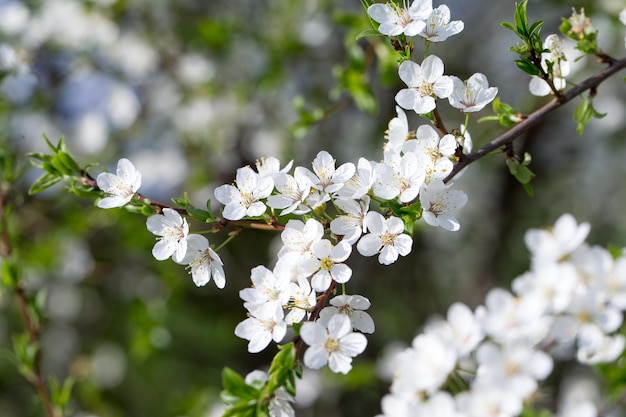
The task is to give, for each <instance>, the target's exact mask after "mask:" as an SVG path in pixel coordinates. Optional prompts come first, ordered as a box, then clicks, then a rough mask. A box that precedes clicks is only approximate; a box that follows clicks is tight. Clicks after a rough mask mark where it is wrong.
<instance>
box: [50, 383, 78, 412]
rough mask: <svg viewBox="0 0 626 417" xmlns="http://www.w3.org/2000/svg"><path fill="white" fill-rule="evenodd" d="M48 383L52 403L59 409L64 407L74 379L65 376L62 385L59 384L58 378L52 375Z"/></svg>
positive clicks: (68, 400)
mask: <svg viewBox="0 0 626 417" xmlns="http://www.w3.org/2000/svg"><path fill="white" fill-rule="evenodd" d="M48 385H49V387H50V397H51V400H52V403H53V404H54V405H55V406H56V407H58V408H60V409H61V410H63V409H65V407H66V406H67V404H68V403H69V402H70V400H71V398H72V388H73V387H74V380H73V379H72V378H67V379H66V380H65V381H63V385H61V384H60V383H59V380H58V379H56V378H54V377H52V378H50V379H49V380H48Z"/></svg>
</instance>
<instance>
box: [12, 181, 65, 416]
mask: <svg viewBox="0 0 626 417" xmlns="http://www.w3.org/2000/svg"><path fill="white" fill-rule="evenodd" d="M9 192H10V190H9V189H8V188H5V187H3V189H2V190H1V191H0V243H1V244H0V257H2V258H4V259H5V260H8V259H9V258H10V257H11V254H12V246H11V236H10V234H9V230H8V227H9V225H8V223H9V219H8V211H7V205H8V198H9ZM15 299H16V301H17V306H18V310H19V312H20V316H21V317H22V322H23V323H24V329H25V330H26V334H27V335H28V341H29V343H30V344H31V345H32V346H36V348H37V351H36V353H35V360H34V363H33V369H31V371H32V374H31V375H30V377H28V378H27V379H28V380H29V382H30V383H31V384H33V386H34V387H35V390H36V391H37V394H38V395H39V399H40V400H41V405H42V407H43V409H44V412H45V414H46V417H55V413H54V408H53V406H52V401H51V399H50V393H49V392H48V388H47V386H46V383H45V380H44V377H43V375H42V373H41V366H40V362H41V360H40V359H41V348H40V347H39V336H40V334H41V328H40V327H39V325H38V324H37V323H35V322H34V320H33V318H32V316H31V313H30V312H29V309H28V298H27V296H26V293H25V291H24V288H23V287H22V286H21V284H20V283H19V282H16V283H15Z"/></svg>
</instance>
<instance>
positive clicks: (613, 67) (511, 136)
mask: <svg viewBox="0 0 626 417" xmlns="http://www.w3.org/2000/svg"><path fill="white" fill-rule="evenodd" d="M624 68H626V58H624V59H621V60H613V61H611V63H610V65H609V66H608V67H606V68H605V69H603V70H602V71H599V72H598V73H597V74H596V75H594V76H592V77H590V78H588V79H587V80H585V81H584V82H583V83H581V84H579V85H577V86H575V87H573V88H572V89H570V90H568V91H566V92H564V93H563V95H562V96H561V97H560V98H555V99H553V100H552V101H550V102H549V103H548V104H546V105H544V106H543V107H541V108H540V109H538V110H536V111H534V112H533V113H531V114H530V115H529V116H528V117H527V118H526V119H524V120H523V121H522V122H520V123H519V124H517V125H515V126H514V127H513V128H511V130H508V131H507V132H505V133H504V134H502V135H501V136H499V137H497V138H496V139H494V140H492V141H491V142H489V143H488V144H486V145H484V146H483V147H481V148H480V149H478V150H477V151H476V152H472V153H470V154H467V155H464V156H463V158H461V160H459V162H458V163H457V164H456V165H455V167H454V169H453V170H452V172H451V173H450V175H448V177H447V178H446V179H445V182H446V183H447V182H449V181H450V180H452V178H454V177H455V176H456V175H457V174H458V173H459V172H460V171H461V170H462V169H463V168H465V167H466V166H468V165H469V164H471V163H472V162H474V161H476V160H478V159H480V158H482V157H483V156H486V155H488V154H489V153H491V152H492V151H494V150H496V149H498V148H501V147H502V146H504V145H506V144H508V143H511V142H513V141H514V140H515V139H517V138H518V137H519V136H520V135H521V134H522V133H524V132H526V131H527V130H528V129H530V128H531V127H532V126H533V125H535V124H537V123H538V122H539V121H541V120H542V119H543V118H544V117H546V116H547V115H548V114H549V113H551V112H552V111H553V110H556V109H558V108H559V107H561V106H563V105H564V104H565V103H567V102H568V101H570V100H572V99H573V98H574V97H577V96H578V95H580V94H581V93H584V92H585V91H587V90H591V89H595V88H596V87H597V86H598V85H600V83H602V81H604V80H606V79H607V78H609V77H611V76H612V75H613V74H615V73H616V72H618V71H620V70H622V69H624Z"/></svg>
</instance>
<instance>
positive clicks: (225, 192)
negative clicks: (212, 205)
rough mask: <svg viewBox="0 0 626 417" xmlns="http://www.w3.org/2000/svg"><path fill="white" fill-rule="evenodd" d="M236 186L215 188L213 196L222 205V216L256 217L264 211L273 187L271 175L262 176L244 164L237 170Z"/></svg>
mask: <svg viewBox="0 0 626 417" xmlns="http://www.w3.org/2000/svg"><path fill="white" fill-rule="evenodd" d="M235 183H236V186H234V185H230V184H225V185H221V186H219V187H217V188H216V189H215V198H216V199H217V200H218V201H219V202H220V203H222V204H224V205H225V206H226V207H224V212H223V215H224V218H226V219H228V220H239V219H241V218H243V217H245V216H249V217H257V216H260V215H262V214H263V213H265V210H266V207H265V203H263V202H262V201H261V200H262V199H264V198H266V197H268V196H269V195H270V194H271V193H272V190H273V189H274V180H273V179H272V177H271V176H265V177H262V176H261V175H259V174H258V173H256V172H254V170H252V168H250V167H248V166H246V167H243V168H239V169H238V170H237V179H236V180H235Z"/></svg>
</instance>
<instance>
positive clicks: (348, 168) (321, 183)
mask: <svg viewBox="0 0 626 417" xmlns="http://www.w3.org/2000/svg"><path fill="white" fill-rule="evenodd" d="M355 171H356V168H355V166H354V164H353V163H351V162H346V163H345V164H342V165H341V166H339V167H338V168H335V159H334V158H333V157H332V156H331V155H330V154H329V153H328V152H326V151H320V152H319V153H318V154H317V156H316V157H315V159H314V160H313V172H311V171H309V170H308V169H306V168H305V170H304V173H305V174H306V175H307V176H308V177H309V180H311V184H312V186H313V188H316V189H318V190H320V191H324V192H326V193H328V194H332V193H335V192H337V191H339V190H340V189H341V187H343V185H344V183H345V182H347V181H348V180H350V178H352V176H353V175H354V173H355Z"/></svg>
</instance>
